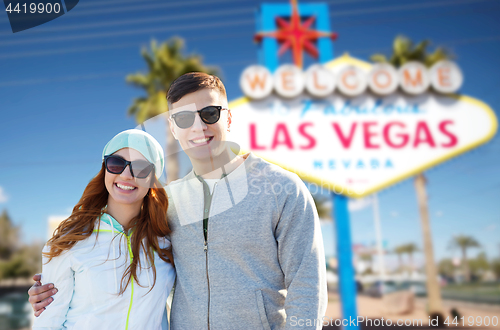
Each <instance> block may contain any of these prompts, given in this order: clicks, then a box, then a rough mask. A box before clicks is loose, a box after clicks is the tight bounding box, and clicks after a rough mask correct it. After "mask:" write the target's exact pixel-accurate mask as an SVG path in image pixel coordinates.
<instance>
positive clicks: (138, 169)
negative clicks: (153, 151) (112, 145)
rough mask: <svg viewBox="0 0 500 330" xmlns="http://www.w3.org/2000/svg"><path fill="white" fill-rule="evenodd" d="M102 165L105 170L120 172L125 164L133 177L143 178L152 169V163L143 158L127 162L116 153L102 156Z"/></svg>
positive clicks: (113, 172) (114, 172)
mask: <svg viewBox="0 0 500 330" xmlns="http://www.w3.org/2000/svg"><path fill="white" fill-rule="evenodd" d="M104 165H105V166H106V170H107V171H108V172H109V173H112V174H121V173H122V172H123V171H124V170H125V167H127V165H129V168H130V174H132V176H133V177H134V178H138V179H145V178H147V177H148V175H149V174H150V173H151V171H153V170H154V168H155V166H154V164H151V163H150V162H148V161H145V160H134V161H131V162H129V161H128V160H125V159H123V158H121V157H120V156H116V155H109V156H104Z"/></svg>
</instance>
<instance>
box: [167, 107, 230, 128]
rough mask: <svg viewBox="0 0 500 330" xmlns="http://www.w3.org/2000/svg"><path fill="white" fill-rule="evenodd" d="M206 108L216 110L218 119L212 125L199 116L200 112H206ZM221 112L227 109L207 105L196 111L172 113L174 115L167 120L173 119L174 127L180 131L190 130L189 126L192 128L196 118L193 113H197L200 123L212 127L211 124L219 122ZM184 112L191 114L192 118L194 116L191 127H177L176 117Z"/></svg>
mask: <svg viewBox="0 0 500 330" xmlns="http://www.w3.org/2000/svg"><path fill="white" fill-rule="evenodd" d="M207 108H216V109H217V111H218V118H217V120H216V121H214V122H213V123H208V122H207V121H205V119H203V117H202V116H201V112H202V111H203V110H206V109H207ZM222 110H229V109H227V108H223V107H222V106H220V105H209V106H206V107H204V108H203V109H200V110H196V111H180V112H177V113H174V114H172V115H170V118H169V119H170V120H172V119H173V121H174V123H175V125H177V127H179V128H180V129H188V128H190V127H191V126H193V124H194V121H195V120H196V118H195V117H196V115H195V113H196V112H197V113H198V116H200V119H201V121H202V122H204V123H205V124H207V125H213V124H215V123H217V122H218V121H219V119H220V112H221V111H222ZM186 112H189V113H192V114H193V116H194V117H193V118H194V119H193V122H192V123H191V125H189V126H188V127H180V126H179V124H177V120H176V119H175V118H176V117H177V115H179V114H181V113H186Z"/></svg>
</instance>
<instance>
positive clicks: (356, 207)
mask: <svg viewBox="0 0 500 330" xmlns="http://www.w3.org/2000/svg"><path fill="white" fill-rule="evenodd" d="M371 204H372V199H371V198H370V197H365V198H357V199H350V200H349V205H348V208H349V211H351V212H355V211H360V210H363V209H365V208H367V207H368V206H370V205H371Z"/></svg>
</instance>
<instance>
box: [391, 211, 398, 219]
mask: <svg viewBox="0 0 500 330" xmlns="http://www.w3.org/2000/svg"><path fill="white" fill-rule="evenodd" d="M397 216H399V212H398V211H392V212H391V217H394V218H395V217H397Z"/></svg>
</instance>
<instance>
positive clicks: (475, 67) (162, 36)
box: [0, 0, 500, 260]
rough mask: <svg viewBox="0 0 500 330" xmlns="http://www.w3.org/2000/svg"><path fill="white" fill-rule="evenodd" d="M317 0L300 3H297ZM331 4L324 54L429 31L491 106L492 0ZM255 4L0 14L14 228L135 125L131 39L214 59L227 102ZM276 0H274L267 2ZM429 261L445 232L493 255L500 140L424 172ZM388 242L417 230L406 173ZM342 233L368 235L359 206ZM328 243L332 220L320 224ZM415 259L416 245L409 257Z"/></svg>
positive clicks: (234, 89) (385, 211) (28, 232)
mask: <svg viewBox="0 0 500 330" xmlns="http://www.w3.org/2000/svg"><path fill="white" fill-rule="evenodd" d="M314 2H317V1H308V0H302V1H300V2H299V3H302V4H306V3H314ZM324 2H326V3H328V5H329V8H330V21H331V27H332V30H333V31H335V32H337V33H338V34H339V38H338V40H337V41H336V42H335V44H334V53H335V56H339V55H342V54H343V53H344V52H349V53H350V54H351V55H352V56H354V57H358V58H361V59H364V60H368V58H369V56H370V55H371V54H373V53H376V52H385V53H389V52H390V48H391V45H392V41H393V39H394V37H395V36H396V35H398V34H403V35H406V36H408V37H410V38H412V39H413V40H415V41H420V40H423V39H430V40H431V41H432V42H433V44H432V46H431V49H433V47H434V46H436V45H439V46H443V47H445V48H446V49H448V50H449V51H451V53H452V54H454V55H455V60H456V62H457V63H458V65H459V66H460V67H461V69H462V71H463V74H464V78H465V82H464V84H463V87H462V92H463V93H464V94H466V95H470V96H473V97H475V98H477V99H480V100H482V101H484V102H485V103H487V104H489V105H490V107H491V108H493V109H494V111H495V112H496V114H497V117H499V111H500V110H499V109H500V96H499V95H500V94H499V93H498V92H497V89H498V88H499V86H500V75H498V70H499V64H500V60H499V59H498V54H499V53H500V52H499V51H500V21H499V20H498V17H499V13H500V3H499V2H498V1H497V0H475V1H470V0H442V1H432V0H421V1H413V0H407V1H394V0H350V1H344V0H336V1H324ZM260 3H261V2H260V1H250V0H249V1H246V0H238V1H234V0H231V1H229V0H218V1H195V0H187V1H184V2H167V1H162V0H143V1H139V0H136V1H127V0H120V1H116V0H102V1H95V0H92V1H90V0H89V1H85V0H82V1H80V3H79V4H78V5H77V6H76V7H75V8H74V9H73V10H72V11H71V12H70V13H68V14H66V15H63V16H62V17H60V18H58V19H56V20H54V21H52V22H49V23H46V24H44V25H41V26H39V27H35V28H33V29H30V30H26V31H23V32H19V33H15V34H13V33H12V32H11V29H10V26H9V23H8V20H7V15H6V14H4V15H3V16H2V15H0V99H1V103H0V111H1V125H2V128H1V133H0V153H1V157H0V189H1V190H0V210H1V209H7V210H8V212H9V214H10V215H11V217H12V218H13V220H14V222H15V223H16V224H19V225H21V226H22V232H23V240H24V241H25V242H30V241H33V240H45V239H46V230H47V229H46V228H47V227H46V223H47V219H48V217H49V216H51V215H64V214H68V212H69V210H70V209H71V208H72V207H73V206H74V204H75V203H76V202H77V201H78V199H79V197H80V196H81V193H82V192H83V189H84V187H85V186H86V184H87V183H88V181H89V180H90V179H91V177H92V176H93V175H95V174H96V173H97V171H98V169H99V167H100V161H101V158H100V156H101V151H102V148H103V146H104V145H105V143H106V142H107V141H108V140H109V139H110V138H111V137H113V136H114V135H115V134H116V133H118V132H120V131H122V130H124V129H128V128H132V127H135V126H136V124H135V121H134V119H133V118H131V117H127V116H126V110H127V109H128V107H129V106H130V104H131V102H132V99H133V98H134V97H137V96H140V95H142V91H140V90H138V89H135V88H133V87H131V86H129V85H127V84H126V83H125V76H126V74H128V73H134V72H138V71H143V70H145V63H144V62H143V59H142V58H141V56H140V49H141V47H144V46H148V45H149V43H150V41H151V40H152V39H156V40H158V41H165V40H167V39H169V38H171V37H173V36H180V37H182V38H184V39H185V41H186V53H198V54H201V55H202V56H203V58H204V62H205V63H206V64H208V65H215V66H217V67H218V68H219V70H220V73H221V77H222V79H223V81H224V83H225V85H226V88H227V92H228V97H229V99H230V100H231V99H235V98H237V97H239V96H241V95H242V93H241V91H240V88H239V85H238V81H239V76H240V74H241V72H242V71H243V69H244V68H245V67H246V66H248V65H250V64H255V63H257V46H256V44H254V43H253V41H252V38H253V35H254V33H255V21H254V18H255V10H256V9H257V8H258V6H259V4H260ZM279 3H286V1H279ZM426 177H427V179H428V195H429V206H430V214H431V224H432V234H433V240H434V249H435V254H436V257H437V259H440V258H443V257H452V256H458V253H457V252H454V251H452V250H450V249H448V244H449V242H450V240H451V238H452V236H453V235H457V234H466V235H471V236H474V237H475V238H476V239H477V240H478V241H480V243H481V245H482V248H481V249H476V250H474V251H472V253H471V255H475V253H477V252H479V251H485V252H486V253H487V255H488V256H489V257H497V256H499V253H500V238H499V237H500V138H499V137H498V135H497V136H496V137H494V138H493V140H491V141H490V142H489V143H488V144H486V145H484V146H482V147H480V148H478V149H476V150H474V151H472V152H469V153H467V154H465V155H462V156H459V157H458V158H455V159H453V160H451V161H448V162H446V163H444V164H441V165H439V166H437V167H435V168H433V169H431V170H429V171H427V172H426ZM378 197H379V203H380V214H381V221H382V233H383V237H384V240H385V241H386V242H387V246H388V248H392V247H394V246H396V245H398V244H402V243H407V242H414V243H416V244H417V245H419V246H420V247H422V234H421V227H420V223H419V214H418V208H417V201H416V196H415V190H414V186H413V180H406V181H403V182H401V183H399V184H397V185H395V186H392V187H390V188H388V189H385V190H383V191H381V192H379V194H378ZM351 229H352V236H353V242H354V243H364V244H371V243H372V242H373V241H374V240H375V234H374V228H373V217H372V210H371V208H370V207H367V208H364V209H362V210H360V211H356V212H352V213H351ZM324 232H325V235H324V237H325V241H326V242H327V243H326V250H327V253H328V254H331V253H333V250H334V235H333V227H332V226H326V227H324ZM419 258H420V260H421V259H422V256H421V254H420V255H418V256H417V260H419Z"/></svg>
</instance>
